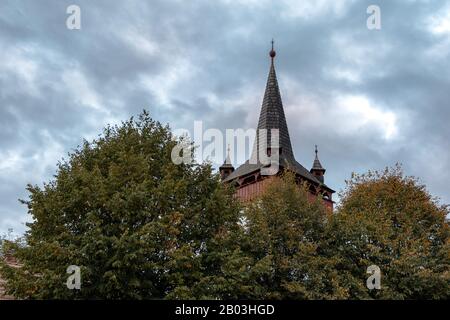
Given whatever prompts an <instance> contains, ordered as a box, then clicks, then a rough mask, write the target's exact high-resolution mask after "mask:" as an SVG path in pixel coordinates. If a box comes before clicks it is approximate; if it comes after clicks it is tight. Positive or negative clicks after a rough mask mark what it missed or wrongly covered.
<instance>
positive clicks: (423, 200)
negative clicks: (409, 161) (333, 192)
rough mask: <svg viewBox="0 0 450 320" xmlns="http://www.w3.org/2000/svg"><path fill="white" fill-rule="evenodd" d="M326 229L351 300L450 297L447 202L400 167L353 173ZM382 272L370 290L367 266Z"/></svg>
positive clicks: (328, 246) (331, 250)
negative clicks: (377, 286)
mask: <svg viewBox="0 0 450 320" xmlns="http://www.w3.org/2000/svg"><path fill="white" fill-rule="evenodd" d="M341 202H342V203H341V205H340V207H339V208H338V211H337V213H336V214H335V215H333V217H332V219H331V221H330V223H329V227H328V230H327V232H328V233H327V236H326V241H327V246H326V249H327V251H328V253H327V254H328V255H329V256H334V257H335V258H336V259H338V260H339V265H338V269H339V272H340V273H342V274H343V276H344V277H345V278H346V279H347V281H348V282H347V283H346V284H344V286H345V287H347V288H348V290H349V298H353V299H368V298H380V299H437V298H446V299H448V298H450V228H449V223H448V221H446V216H447V215H448V214H449V208H448V206H443V205H439V204H438V202H437V200H436V199H433V198H432V196H431V195H430V194H429V193H428V192H427V191H426V189H425V186H423V185H421V184H420V183H419V181H418V180H417V179H415V178H413V177H405V176H404V174H403V172H402V170H401V168H400V167H399V166H397V167H395V168H391V169H389V168H388V169H386V170H385V171H384V172H368V173H367V174H364V175H353V177H352V179H351V180H350V181H349V182H348V184H347V188H346V189H345V190H344V192H343V193H342V194H341ZM370 265H376V266H378V267H379V268H380V270H381V289H380V290H371V291H370V290H367V287H366V282H365V280H366V279H367V277H368V274H367V273H366V271H367V267H368V266H370Z"/></svg>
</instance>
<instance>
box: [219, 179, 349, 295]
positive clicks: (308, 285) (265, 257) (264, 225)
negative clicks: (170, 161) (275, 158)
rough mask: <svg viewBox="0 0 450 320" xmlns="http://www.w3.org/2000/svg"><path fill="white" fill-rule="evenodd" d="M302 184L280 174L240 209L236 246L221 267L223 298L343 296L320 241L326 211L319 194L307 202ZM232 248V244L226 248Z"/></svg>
mask: <svg viewBox="0 0 450 320" xmlns="http://www.w3.org/2000/svg"><path fill="white" fill-rule="evenodd" d="M307 192H308V191H307V187H306V185H300V186H299V185H298V184H297V183H296V182H295V176H294V175H293V174H292V173H289V172H286V173H284V174H283V175H282V176H280V177H274V178H272V180H271V182H270V184H269V185H268V187H267V189H266V190H265V192H264V193H263V195H262V196H261V197H260V198H259V199H258V200H257V201H254V202H252V203H250V204H248V206H247V207H246V208H245V210H244V211H243V224H242V228H241V231H240V232H241V235H240V236H239V237H238V240H237V241H238V242H239V243H240V245H239V248H238V249H235V250H234V251H233V252H231V253H230V255H229V260H228V261H227V262H226V263H225V265H224V267H223V268H222V271H223V273H224V275H225V277H224V281H223V283H222V288H223V294H224V297H225V298H252V299H336V298H345V297H346V289H345V288H343V287H342V286H341V285H340V284H339V281H338V279H339V274H338V273H337V272H336V270H335V268H334V261H333V258H329V257H327V256H325V255H324V254H323V248H322V243H323V242H324V239H323V236H324V234H325V230H326V225H327V219H328V216H329V215H330V212H329V211H327V209H326V208H325V206H324V205H323V203H322V200H321V198H320V196H318V197H317V200H316V201H313V202H310V201H309V200H308V195H307ZM229 248H232V246H229Z"/></svg>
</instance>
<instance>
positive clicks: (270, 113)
mask: <svg viewBox="0 0 450 320" xmlns="http://www.w3.org/2000/svg"><path fill="white" fill-rule="evenodd" d="M269 56H270V58H271V63H270V69H269V75H268V77H267V84H266V91H265V93H264V99H263V103H262V107H261V113H260V115H259V121H258V128H257V136H256V141H255V145H254V147H253V153H252V159H257V156H258V154H257V152H258V150H259V152H266V153H267V150H264V147H267V148H268V149H270V146H271V143H270V142H271V134H270V129H278V130H279V138H280V139H279V154H280V158H282V159H284V160H287V161H288V162H294V161H295V159H294V153H293V152H292V145H291V139H290V137H289V131H288V127H287V123H286V117H285V115H284V109H283V102H282V101H281V94H280V89H279V87H278V80H277V75H276V72H275V63H274V60H275V56H276V51H275V50H274V47H273V40H272V50H271V51H270V53H269ZM261 129H266V130H267V136H266V137H265V140H267V144H266V145H264V143H260V141H259V134H258V133H259V132H260V130H261ZM260 154H261V153H260Z"/></svg>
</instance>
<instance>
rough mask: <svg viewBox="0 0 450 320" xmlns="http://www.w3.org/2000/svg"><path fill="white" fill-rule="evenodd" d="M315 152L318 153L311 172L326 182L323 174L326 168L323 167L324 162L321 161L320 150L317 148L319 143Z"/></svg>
mask: <svg viewBox="0 0 450 320" xmlns="http://www.w3.org/2000/svg"><path fill="white" fill-rule="evenodd" d="M315 153H316V157H315V158H314V162H313V166H312V168H311V170H310V172H311V173H312V174H313V175H315V176H316V178H317V179H319V181H320V182H322V183H323V182H324V178H323V175H324V174H325V171H326V170H325V168H324V167H322V164H321V163H320V160H319V156H318V153H319V151H318V150H317V145H316V149H315Z"/></svg>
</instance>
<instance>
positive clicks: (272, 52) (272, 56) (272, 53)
mask: <svg viewBox="0 0 450 320" xmlns="http://www.w3.org/2000/svg"><path fill="white" fill-rule="evenodd" d="M273 44H274V41H273V39H272V50H270V53H269V55H270V57H271V58H272V60H273V58H275V56H276V55H277V53H276V51H275V50H274V49H273Z"/></svg>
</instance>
